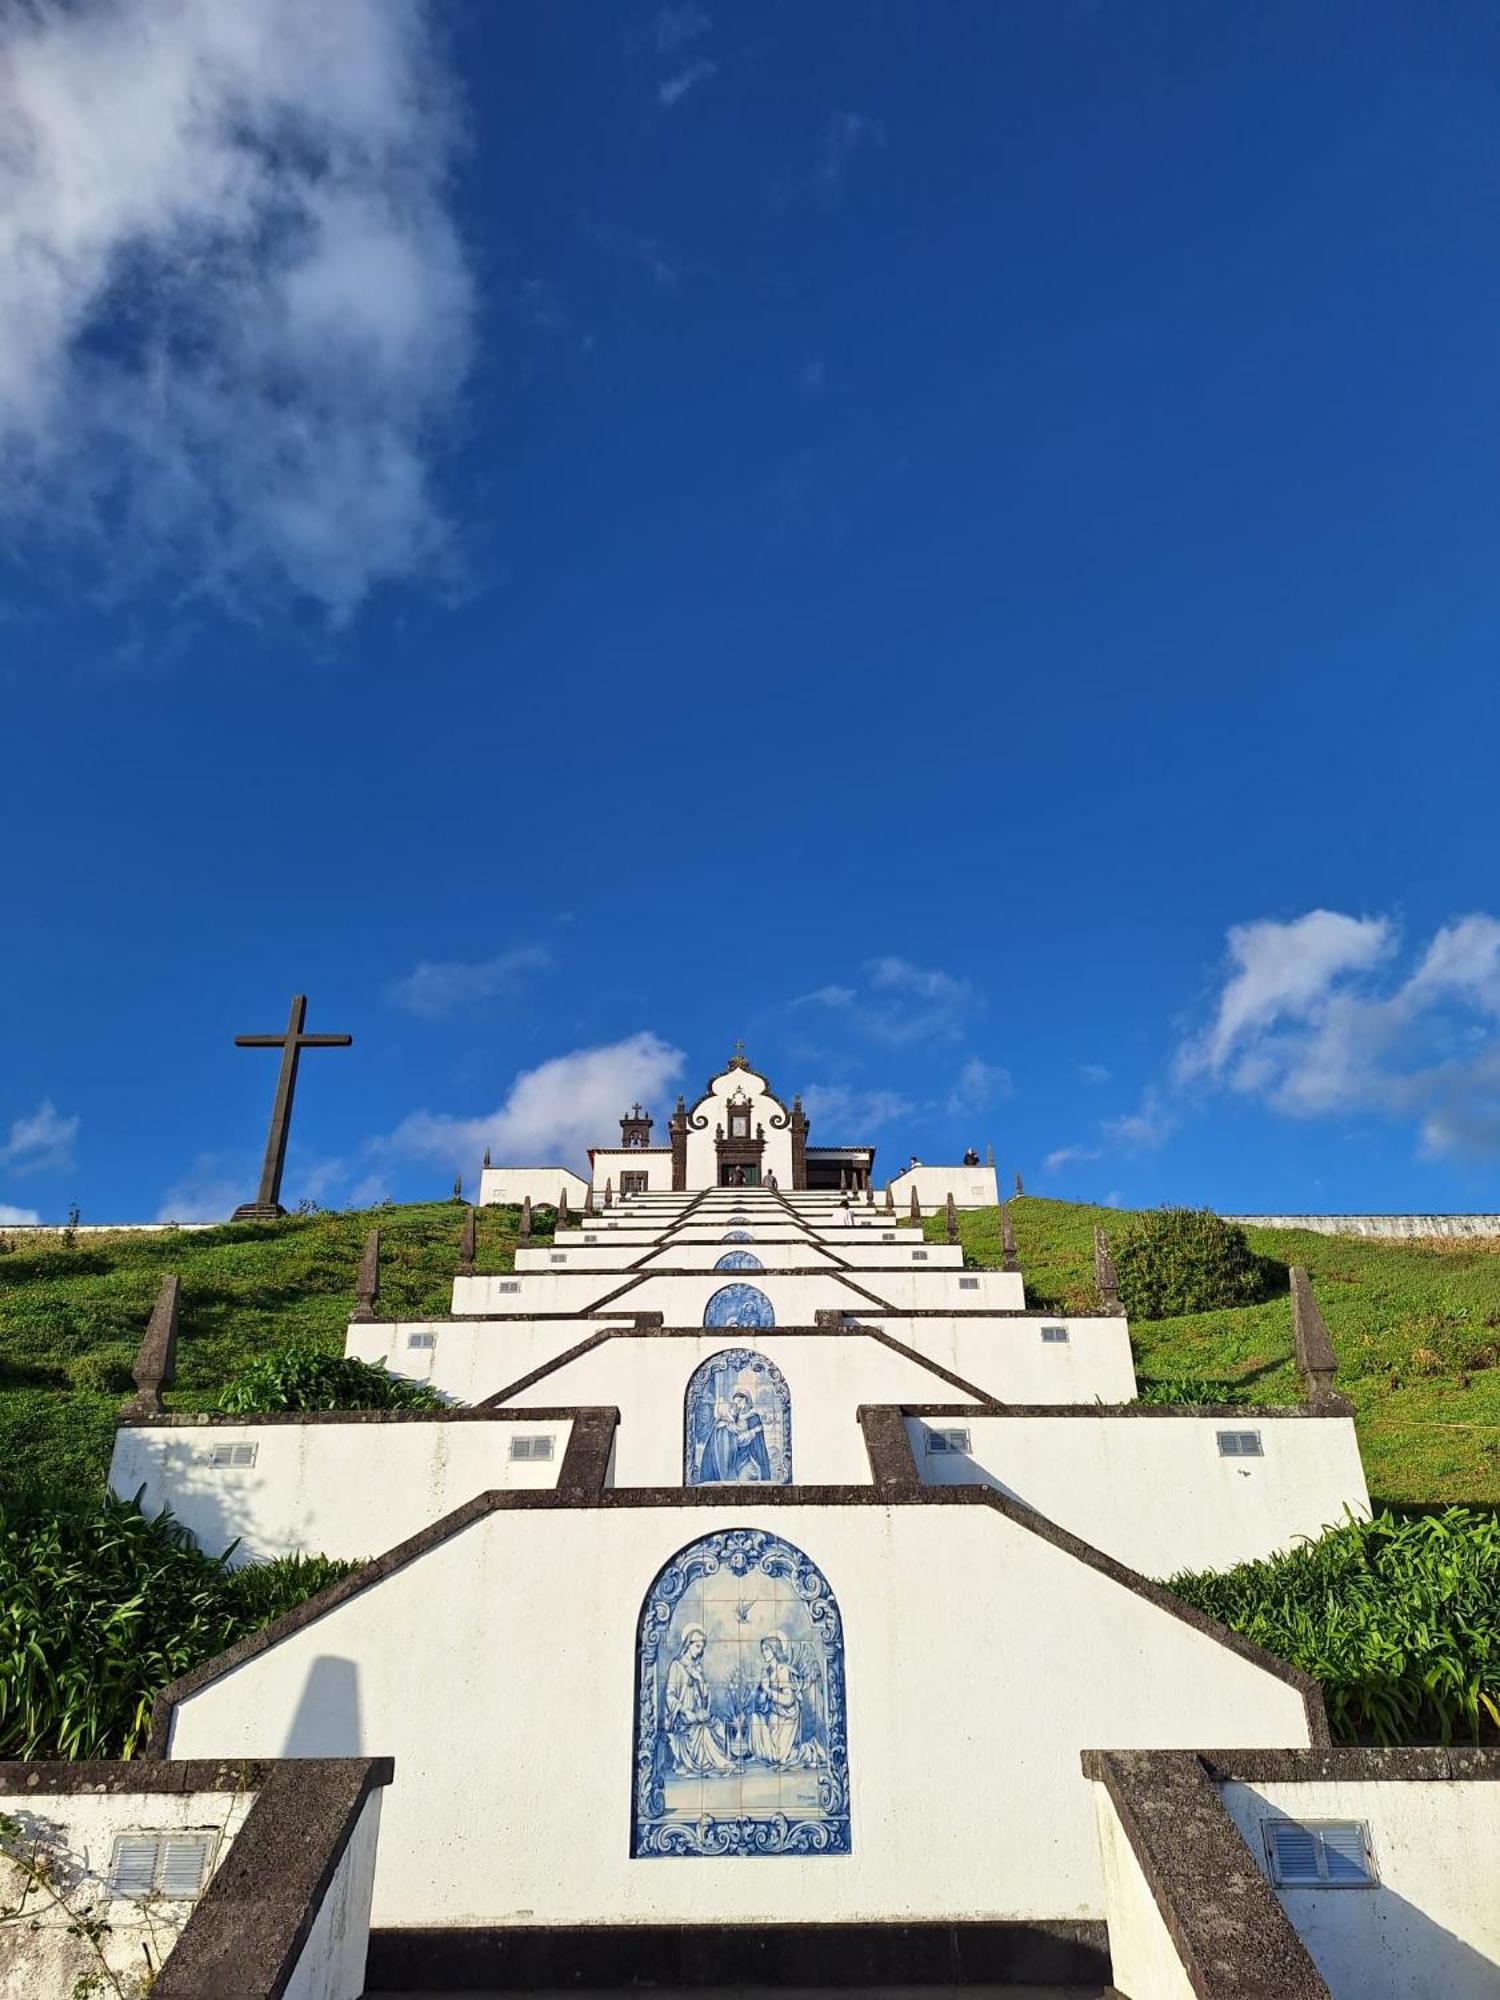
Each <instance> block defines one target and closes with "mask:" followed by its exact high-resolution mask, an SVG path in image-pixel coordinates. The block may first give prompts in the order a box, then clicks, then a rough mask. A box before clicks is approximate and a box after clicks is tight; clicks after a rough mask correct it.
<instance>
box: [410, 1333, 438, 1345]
mask: <svg viewBox="0 0 1500 2000" xmlns="http://www.w3.org/2000/svg"><path fill="white" fill-rule="evenodd" d="M406 1344H407V1346H408V1347H436V1346H437V1335H436V1334H435V1333H409V1334H408V1335H407V1336H406Z"/></svg>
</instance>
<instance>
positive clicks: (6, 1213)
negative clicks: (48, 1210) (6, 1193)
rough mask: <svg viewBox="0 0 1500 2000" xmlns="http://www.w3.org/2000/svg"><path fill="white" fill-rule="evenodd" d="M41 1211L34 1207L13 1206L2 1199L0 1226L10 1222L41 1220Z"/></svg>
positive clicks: (0, 1203)
mask: <svg viewBox="0 0 1500 2000" xmlns="http://www.w3.org/2000/svg"><path fill="white" fill-rule="evenodd" d="M41 1219H42V1218H41V1213H40V1211H39V1210H37V1209H34V1208H13V1207H12V1206H11V1204H10V1203H9V1202H8V1201H0V1228H3V1227H4V1225H5V1224H6V1223H8V1222H11V1223H19V1222H40V1221H41Z"/></svg>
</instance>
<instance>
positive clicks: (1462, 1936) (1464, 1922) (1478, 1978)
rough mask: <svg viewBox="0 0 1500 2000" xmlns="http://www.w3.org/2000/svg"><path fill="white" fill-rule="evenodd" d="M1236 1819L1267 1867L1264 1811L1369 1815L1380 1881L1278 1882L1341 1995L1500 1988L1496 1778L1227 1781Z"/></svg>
mask: <svg viewBox="0 0 1500 2000" xmlns="http://www.w3.org/2000/svg"><path fill="white" fill-rule="evenodd" d="M1221 1795H1222V1797H1223V1800H1224V1805H1225V1808H1226V1810H1227V1811H1228V1813H1229V1816H1230V1818H1231V1819H1232V1820H1233V1821H1234V1823H1235V1825H1236V1826H1237V1827H1238V1828H1239V1830H1240V1832H1241V1834H1243V1836H1244V1838H1245V1841H1246V1844H1247V1845H1248V1846H1249V1848H1250V1851H1251V1853H1252V1854H1253V1855H1254V1856H1255V1858H1256V1860H1257V1862H1258V1863H1259V1864H1260V1865H1261V1866H1262V1867H1264V1866H1265V1843H1264V1839H1263V1836H1262V1833H1261V1821H1262V1820H1263V1819H1265V1818H1267V1817H1268V1816H1270V1817H1277V1818H1286V1819H1300V1820H1308V1819H1313V1820H1317V1819H1335V1820H1363V1821H1364V1822H1365V1823H1366V1824H1367V1825H1368V1827H1369V1829H1370V1838H1371V1845H1372V1847H1373V1850H1374V1858H1375V1868H1376V1872H1377V1874H1378V1875H1379V1877H1380V1880H1379V1883H1378V1885H1377V1886H1376V1887H1375V1888H1373V1889H1278V1890H1277V1891H1276V1894H1277V1896H1278V1898H1279V1899H1280V1902H1281V1906H1282V1908H1283V1909H1284V1910H1285V1911H1286V1913H1287V1916H1288V1917H1289V1918H1290V1919H1291V1922H1292V1924H1293V1926H1294V1927H1295V1929H1296V1931H1297V1935H1298V1936H1299V1937H1300V1938H1301V1939H1302V1942H1303V1943H1304V1944H1305V1945H1306V1946H1307V1949H1308V1951H1309V1952H1310V1954H1311V1955H1312V1958H1313V1961H1314V1963H1315V1964H1316V1965H1317V1968H1318V1970H1319V1972H1321V1973H1322V1975H1323V1977H1324V1979H1325V1980H1326V1981H1327V1983H1328V1987H1329V1990H1330V1991H1331V1992H1332V1994H1333V1995H1334V2000H1495V1996H1496V1995H1497V1994H1500V1784H1483V1783H1464V1782H1462V1781H1444V1782H1434V1783H1430V1784H1423V1783H1420V1782H1402V1781H1395V1780H1393V1781H1391V1782H1389V1783H1384V1784H1382V1783H1376V1782H1365V1783H1356V1782H1343V1783H1326V1784H1283V1783H1276V1784H1256V1785H1242V1784H1231V1785H1226V1786H1224V1787H1222V1788H1221Z"/></svg>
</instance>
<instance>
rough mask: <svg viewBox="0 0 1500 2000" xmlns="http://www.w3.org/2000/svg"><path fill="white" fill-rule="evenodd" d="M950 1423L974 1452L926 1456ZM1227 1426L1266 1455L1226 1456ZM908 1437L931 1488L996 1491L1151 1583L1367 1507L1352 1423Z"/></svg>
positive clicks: (1169, 1423) (1004, 1427) (976, 1429)
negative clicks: (1255, 1437)
mask: <svg viewBox="0 0 1500 2000" xmlns="http://www.w3.org/2000/svg"><path fill="white" fill-rule="evenodd" d="M906 1400H907V1401H910V1400H911V1398H909V1397H908V1398H906ZM954 1424H958V1425H961V1426H962V1427H963V1428H964V1429H966V1430H967V1431H968V1433H969V1439H970V1447H971V1449H970V1452H969V1454H968V1455H967V1456H964V1455H955V1454H951V1453H947V1452H944V1453H934V1452H931V1451H930V1450H929V1449H928V1440H929V1437H930V1434H931V1431H932V1430H933V1429H940V1428H949V1427H951V1426H952V1425H954ZM1226 1430H1256V1431H1259V1433H1260V1437H1261V1442H1262V1445H1263V1446H1264V1449H1265V1455H1264V1457H1262V1458H1222V1457H1220V1455H1219V1449H1218V1434H1219V1432H1220V1431H1226ZM907 1433H908V1435H909V1437H910V1438H911V1442H912V1450H913V1452H914V1453H915V1455H916V1460H917V1468H918V1471H919V1472H920V1473H921V1475H922V1477H923V1479H924V1481H925V1482H926V1483H927V1484H928V1485H931V1486H965V1485H981V1486H993V1487H994V1488H995V1489H996V1490H997V1491H998V1492H1001V1493H1008V1494H1009V1495H1010V1496H1011V1498H1012V1499H1015V1500H1021V1501H1024V1502H1025V1504H1026V1505H1027V1506H1028V1507H1035V1508H1036V1509H1037V1511H1038V1512H1039V1513H1042V1514H1045V1515H1047V1517H1048V1518H1049V1519H1050V1520H1053V1521H1056V1522H1057V1523H1058V1525H1059V1526H1060V1527H1064V1528H1067V1529H1070V1530H1071V1532H1072V1533H1073V1534H1075V1535H1081V1536H1082V1538H1083V1539H1084V1541H1086V1542H1090V1543H1092V1544H1093V1545H1094V1547H1095V1548H1100V1549H1105V1550H1107V1551H1108V1552H1109V1554H1110V1555H1112V1556H1116V1557H1118V1558H1119V1560H1120V1561H1121V1562H1125V1563H1129V1564H1130V1565H1131V1567H1132V1568H1134V1569H1138V1570H1141V1571H1142V1572H1143V1573H1144V1574H1145V1575H1147V1576H1157V1577H1166V1576H1172V1575H1174V1574H1175V1573H1176V1572H1178V1571H1179V1570H1185V1569H1227V1568H1229V1567H1230V1566H1231V1565H1232V1564H1234V1563H1238V1562H1253V1561H1256V1560H1257V1559H1258V1558H1260V1557H1262V1556H1268V1555H1272V1554H1275V1553H1276V1552H1277V1551H1279V1550H1281V1549H1287V1548H1290V1547H1291V1546H1292V1545H1293V1543H1294V1542H1296V1541H1297V1539H1298V1538H1299V1537H1301V1536H1316V1535H1319V1534H1321V1533H1322V1531H1323V1529H1324V1528H1326V1527H1331V1526H1336V1525H1338V1523H1340V1522H1341V1521H1342V1520H1343V1518H1344V1512H1345V1509H1346V1508H1348V1509H1350V1510H1351V1511H1352V1512H1354V1513H1356V1514H1360V1515H1368V1513H1369V1511H1370V1495H1369V1491H1368V1489H1367V1487H1366V1485H1365V1474H1364V1467H1363V1465H1362V1464H1361V1462H1360V1456H1359V1446H1358V1444H1357V1443H1356V1441H1355V1436H1354V1422H1353V1419H1352V1418H1350V1417H1304V1416H1288V1417H1279V1418H1278V1417H1274V1416H1273V1417H1267V1416H1261V1415H1257V1414H1256V1413H1255V1412H1253V1411H1246V1412H1245V1413H1244V1414H1243V1415H1235V1416H1233V1417H1189V1416H1159V1417H1152V1416H1145V1415H1132V1416H1128V1417H1104V1416H1094V1415H1092V1414H1088V1415H1083V1414H1080V1415H1079V1416H1076V1417H1043V1416H1034V1417H986V1416H960V1417H953V1418H946V1417H932V1418H930V1419H927V1420H925V1421H924V1420H923V1419H921V1418H917V1417H912V1418H908V1420H907Z"/></svg>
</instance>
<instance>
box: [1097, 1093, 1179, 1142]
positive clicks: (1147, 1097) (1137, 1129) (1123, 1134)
mask: <svg viewBox="0 0 1500 2000" xmlns="http://www.w3.org/2000/svg"><path fill="white" fill-rule="evenodd" d="M1176 1123H1177V1114H1176V1112H1175V1110H1174V1109H1173V1107H1172V1106H1171V1105H1170V1104H1169V1103H1168V1102H1167V1099H1166V1098H1165V1096H1164V1095H1163V1094H1162V1092H1161V1091H1160V1090H1159V1089H1158V1088H1157V1086H1156V1085H1155V1084H1148V1085H1147V1087H1146V1088H1145V1089H1144V1090H1143V1091H1142V1092H1141V1101H1140V1104H1139V1106H1138V1107H1137V1109H1136V1110H1134V1111H1128V1112H1126V1113H1125V1115H1124V1116H1123V1117H1121V1118H1106V1119H1105V1120H1104V1123H1103V1124H1102V1125H1101V1126H1100V1128H1099V1129H1100V1131H1101V1132H1103V1134H1104V1136H1105V1137H1106V1138H1107V1139H1109V1140H1110V1141H1112V1143H1113V1144H1115V1145H1117V1146H1123V1147H1125V1148H1126V1150H1127V1151H1131V1152H1135V1151H1142V1150H1154V1149H1155V1148H1156V1147H1158V1146H1164V1145H1165V1144H1166V1142H1167V1140H1168V1139H1169V1138H1170V1137H1171V1136H1172V1131H1173V1128H1174V1126H1175V1125H1176Z"/></svg>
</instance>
